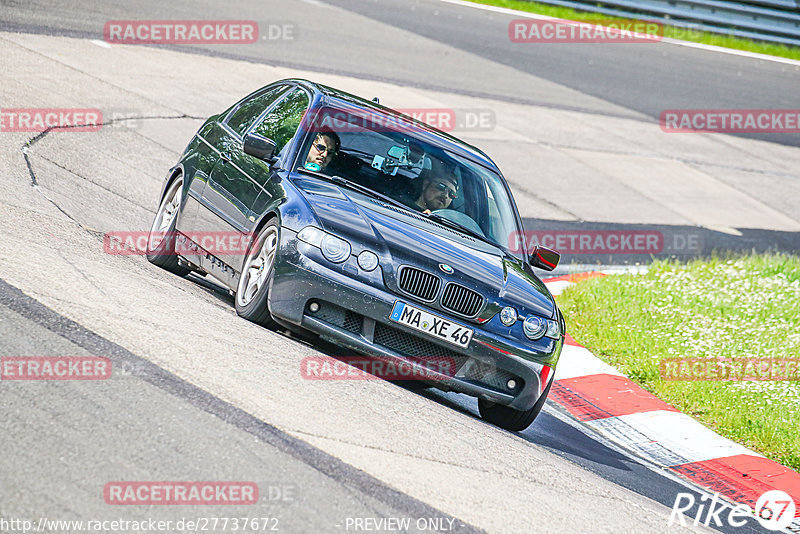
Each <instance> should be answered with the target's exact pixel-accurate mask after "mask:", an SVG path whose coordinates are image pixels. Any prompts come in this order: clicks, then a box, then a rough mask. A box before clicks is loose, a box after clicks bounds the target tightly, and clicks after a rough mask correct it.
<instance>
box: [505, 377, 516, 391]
mask: <svg viewBox="0 0 800 534" xmlns="http://www.w3.org/2000/svg"><path fill="white" fill-rule="evenodd" d="M506 385H507V386H508V389H514V388H515V387H517V381H516V380H514V379H513V378H512V379H511V380H509V381H508V384H506Z"/></svg>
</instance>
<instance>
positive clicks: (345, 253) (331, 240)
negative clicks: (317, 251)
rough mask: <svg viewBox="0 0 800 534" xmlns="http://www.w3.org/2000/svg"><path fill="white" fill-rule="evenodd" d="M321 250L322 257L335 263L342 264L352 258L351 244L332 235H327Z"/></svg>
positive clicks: (323, 239)
mask: <svg viewBox="0 0 800 534" xmlns="http://www.w3.org/2000/svg"><path fill="white" fill-rule="evenodd" d="M319 248H321V249H322V255H323V256H325V257H326V258H327V259H328V261H331V262H333V263H342V262H343V261H344V260H346V259H347V258H349V257H350V243H348V242H347V241H345V240H344V239H339V238H338V237H336V236H334V235H331V234H325V237H323V238H322V243H321V246H320V247H319Z"/></svg>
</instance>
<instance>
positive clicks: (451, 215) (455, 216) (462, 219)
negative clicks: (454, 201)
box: [431, 209, 486, 237]
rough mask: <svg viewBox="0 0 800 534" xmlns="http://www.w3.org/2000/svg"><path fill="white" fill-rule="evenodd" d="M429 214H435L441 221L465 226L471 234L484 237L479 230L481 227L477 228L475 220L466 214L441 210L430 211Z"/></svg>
mask: <svg viewBox="0 0 800 534" xmlns="http://www.w3.org/2000/svg"><path fill="white" fill-rule="evenodd" d="M431 214H436V215H438V216H439V217H441V218H443V219H448V220H450V221H453V222H454V223H458V224H460V225H461V226H465V227H467V228H469V229H470V230H472V231H473V232H475V233H477V234H480V235H482V236H483V237H486V234H484V233H483V230H481V227H480V226H478V223H476V222H475V219H473V218H472V217H470V216H469V215H467V214H466V213H462V212H460V211H457V210H451V209H443V210H435V211H432V212H431Z"/></svg>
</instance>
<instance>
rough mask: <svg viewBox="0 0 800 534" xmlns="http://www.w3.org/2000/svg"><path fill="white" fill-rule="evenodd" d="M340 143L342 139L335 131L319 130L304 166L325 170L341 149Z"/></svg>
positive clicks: (310, 168)
mask: <svg viewBox="0 0 800 534" xmlns="http://www.w3.org/2000/svg"><path fill="white" fill-rule="evenodd" d="M339 145H341V141H340V140H339V136H338V135H336V133H335V132H317V135H316V138H315V139H314V142H313V143H311V147H310V148H309V149H308V155H307V156H306V162H305V164H304V165H303V166H304V167H305V168H306V169H309V170H312V171H319V172H322V171H324V170H325V167H327V166H328V164H329V163H330V162H331V160H333V157H334V156H335V155H336V152H338V151H339Z"/></svg>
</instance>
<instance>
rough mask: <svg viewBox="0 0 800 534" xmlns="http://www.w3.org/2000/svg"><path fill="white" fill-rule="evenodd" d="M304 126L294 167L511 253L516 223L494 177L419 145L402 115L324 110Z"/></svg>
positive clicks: (456, 157) (501, 186)
mask: <svg viewBox="0 0 800 534" xmlns="http://www.w3.org/2000/svg"><path fill="white" fill-rule="evenodd" d="M304 128H307V131H308V136H307V138H306V140H305V143H304V144H303V145H302V146H301V147H300V151H299V159H298V161H297V166H298V167H301V168H304V169H306V170H310V171H316V172H322V173H324V174H327V175H330V176H340V177H342V178H345V179H347V180H349V181H351V182H355V183H357V184H359V185H362V186H364V187H367V188H369V189H371V190H373V191H376V192H378V193H381V194H383V195H385V196H388V197H390V198H392V199H394V200H396V201H398V202H400V203H402V204H404V205H405V206H407V207H408V208H409V209H411V210H414V211H418V212H421V213H424V214H431V215H433V216H434V217H436V216H439V217H441V218H444V219H447V220H448V221H450V222H452V223H455V224H457V225H459V226H461V227H463V228H465V229H467V230H468V231H471V232H473V233H476V234H478V235H479V236H482V237H485V238H486V239H487V240H488V241H490V242H492V243H494V244H495V245H497V246H498V247H500V248H502V249H503V250H505V251H507V252H511V251H510V250H509V246H508V245H509V237H510V236H512V235H516V232H517V231H518V228H517V219H516V216H515V210H514V208H513V204H512V201H511V199H510V198H509V195H508V193H507V190H506V188H505V185H504V183H503V180H502V178H501V177H500V176H499V175H498V174H497V173H495V172H493V171H491V170H489V169H487V168H485V167H483V166H481V165H479V164H476V163H473V162H471V161H469V160H467V159H465V158H463V157H461V156H459V155H457V154H454V153H452V152H449V151H447V150H443V149H441V148H439V147H437V146H434V145H431V144H430V143H427V142H425V141H424V137H422V136H420V135H415V131H417V130H418V127H416V126H414V125H413V124H412V123H411V122H410V121H409V122H407V121H406V120H404V119H403V118H401V117H391V116H383V115H374V114H369V115H368V114H367V112H364V114H358V115H357V114H354V113H352V112H344V111H340V110H335V109H331V108H324V109H322V110H320V111H319V112H318V113H317V114H316V115H315V116H314V117H313V118H311V119H308V120H305V121H304Z"/></svg>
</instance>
